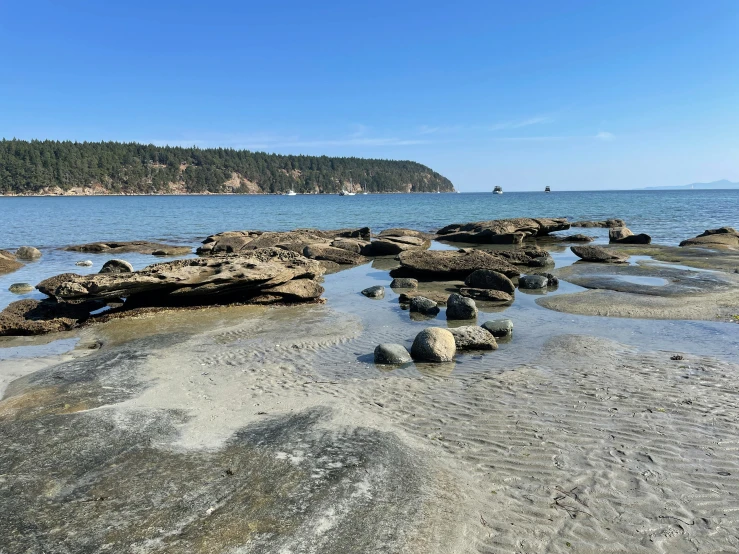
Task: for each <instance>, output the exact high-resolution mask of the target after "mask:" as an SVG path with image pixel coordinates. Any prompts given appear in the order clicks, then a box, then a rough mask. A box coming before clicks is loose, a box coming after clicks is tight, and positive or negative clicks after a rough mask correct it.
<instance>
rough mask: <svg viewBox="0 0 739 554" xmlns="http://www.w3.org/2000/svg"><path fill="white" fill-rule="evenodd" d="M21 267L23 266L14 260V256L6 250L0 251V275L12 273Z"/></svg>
mask: <svg viewBox="0 0 739 554" xmlns="http://www.w3.org/2000/svg"><path fill="white" fill-rule="evenodd" d="M21 267H23V264H22V263H20V262H19V261H17V260H16V259H15V254H13V253H12V252H8V251H7V250H0V275H4V274H6V273H12V272H13V271H15V270H17V269H20V268H21Z"/></svg>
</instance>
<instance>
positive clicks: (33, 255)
mask: <svg viewBox="0 0 739 554" xmlns="http://www.w3.org/2000/svg"><path fill="white" fill-rule="evenodd" d="M15 257H16V258H18V259H19V260H38V259H39V258H40V257H41V250H39V249H38V248H34V247H33V246H21V247H20V248H19V249H18V250H16V251H15Z"/></svg>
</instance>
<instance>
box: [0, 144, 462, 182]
mask: <svg viewBox="0 0 739 554" xmlns="http://www.w3.org/2000/svg"><path fill="white" fill-rule="evenodd" d="M290 191H294V192H295V193H303V194H336V193H340V192H342V191H346V192H354V193H362V192H367V193H386V192H453V191H454V185H452V182H451V181H450V180H449V179H447V178H446V177H444V176H442V175H440V174H439V173H437V172H435V171H433V170H432V169H430V168H428V167H426V166H424V165H422V164H419V163H416V162H411V161H395V160H380V159H364V158H338V157H328V156H292V155H280V154H266V153H263V152H250V151H247V150H234V149H230V148H203V149H201V148H195V147H192V148H182V147H174V146H155V145H153V144H138V143H134V142H131V143H120V142H71V141H51V140H44V141H39V140H33V141H25V140H15V139H13V140H6V139H3V140H0V195H5V196H93V195H160V194H161V195H163V194H286V193H289V192H290Z"/></svg>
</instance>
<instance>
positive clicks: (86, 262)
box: [74, 260, 92, 267]
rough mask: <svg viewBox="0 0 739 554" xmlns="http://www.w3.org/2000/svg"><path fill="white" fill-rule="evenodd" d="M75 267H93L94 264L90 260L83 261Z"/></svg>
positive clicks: (76, 263)
mask: <svg viewBox="0 0 739 554" xmlns="http://www.w3.org/2000/svg"><path fill="white" fill-rule="evenodd" d="M74 265H78V266H80V267H90V266H91V265H92V262H91V261H90V260H81V261H79V262H75V264H74Z"/></svg>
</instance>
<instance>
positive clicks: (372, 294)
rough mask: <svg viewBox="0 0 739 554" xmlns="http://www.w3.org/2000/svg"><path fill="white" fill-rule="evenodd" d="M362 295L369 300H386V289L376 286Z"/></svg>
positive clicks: (364, 291)
mask: <svg viewBox="0 0 739 554" xmlns="http://www.w3.org/2000/svg"><path fill="white" fill-rule="evenodd" d="M362 294H363V295H365V296H366V297H367V298H384V296H385V287H383V286H381V285H376V286H374V287H368V288H366V289H364V290H363V291H362Z"/></svg>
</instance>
